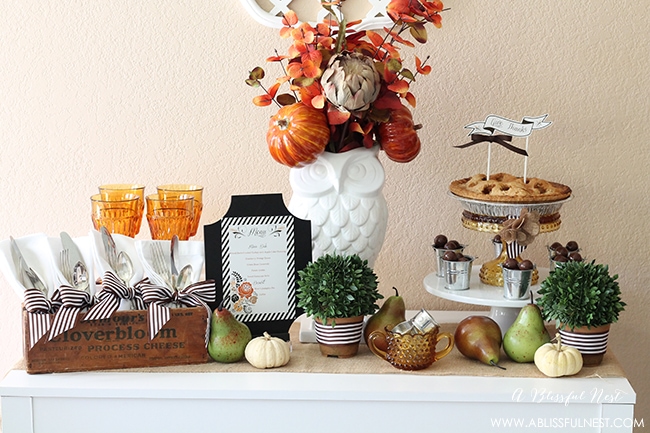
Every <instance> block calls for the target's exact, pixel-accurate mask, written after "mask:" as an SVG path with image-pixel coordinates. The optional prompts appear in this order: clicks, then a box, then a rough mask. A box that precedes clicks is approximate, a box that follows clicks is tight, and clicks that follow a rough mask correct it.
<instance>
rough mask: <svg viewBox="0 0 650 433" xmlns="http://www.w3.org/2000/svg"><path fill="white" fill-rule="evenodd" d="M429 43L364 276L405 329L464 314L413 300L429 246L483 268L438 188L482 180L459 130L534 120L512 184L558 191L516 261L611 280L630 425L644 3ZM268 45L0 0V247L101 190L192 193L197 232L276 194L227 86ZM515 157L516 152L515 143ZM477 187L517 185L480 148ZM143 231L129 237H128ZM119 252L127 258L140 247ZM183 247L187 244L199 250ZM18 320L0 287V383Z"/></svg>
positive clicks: (639, 255)
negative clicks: (252, 200)
mask: <svg viewBox="0 0 650 433" xmlns="http://www.w3.org/2000/svg"><path fill="white" fill-rule="evenodd" d="M445 6H448V7H450V8H451V10H449V11H448V12H446V13H445V14H444V20H443V28H442V29H441V30H435V31H434V30H433V29H431V30H430V32H431V34H430V41H429V43H428V44H426V45H424V46H421V47H418V48H417V49H416V50H406V51H405V53H406V58H407V59H408V61H412V59H413V53H414V52H415V53H417V54H419V55H420V56H422V57H423V56H426V55H427V54H430V55H431V56H432V59H433V60H432V62H431V65H432V66H433V69H434V72H433V73H432V74H431V75H429V76H428V77H422V78H421V79H419V80H418V83H417V84H415V85H414V86H413V90H414V93H415V95H416V96H417V97H418V107H417V109H416V110H415V111H414V116H415V119H416V121H417V122H419V123H422V124H423V126H424V127H423V129H422V130H421V131H420V137H421V140H422V143H423V149H422V153H421V155H420V156H419V157H418V158H417V159H416V160H415V161H414V162H412V163H409V164H396V163H393V162H391V161H389V160H387V159H386V158H384V156H383V155H382V156H381V158H382V161H383V162H384V166H385V168H386V173H387V180H386V186H385V196H386V198H387V201H388V206H389V210H390V219H389V226H388V233H387V237H386V242H385V246H384V248H383V250H382V252H381V255H380V256H379V259H378V261H377V263H376V266H375V271H376V273H377V274H378V276H379V279H380V286H381V291H382V293H384V295H390V294H391V293H392V290H391V287H392V286H395V287H397V288H399V289H400V291H401V292H402V294H403V295H404V296H405V298H406V303H407V307H408V308H410V309H419V308H423V307H424V308H428V309H470V308H472V307H470V306H467V305H463V304H457V303H453V302H448V301H442V300H440V299H437V298H435V297H433V296H432V295H429V294H428V293H427V292H425V291H424V289H423V286H422V279H423V278H424V276H425V275H427V274H428V273H430V272H432V271H433V251H432V249H431V247H430V244H431V243H432V240H433V238H434V236H435V235H437V234H439V233H444V234H447V235H448V236H451V237H454V238H457V239H459V240H462V241H464V242H465V243H468V244H469V245H470V248H469V250H471V252H472V253H474V254H476V255H478V256H479V261H481V259H485V260H487V259H489V258H491V255H492V250H491V244H490V242H489V238H490V236H489V235H486V234H482V233H476V232H472V231H469V230H466V229H463V228H462V227H461V224H460V212H461V209H460V207H459V205H458V203H456V202H455V201H453V200H452V199H451V198H449V197H448V196H447V195H446V191H447V185H448V184H449V182H450V181H451V180H453V179H456V178H460V177H465V176H469V175H471V174H474V173H478V172H484V171H485V166H486V154H487V151H486V148H485V147H478V146H477V147H474V148H471V149H465V150H459V149H454V148H452V146H453V145H456V144H461V143H463V142H465V140H466V134H467V131H466V130H464V129H463V126H464V125H466V124H468V123H470V122H472V121H477V120H483V119H484V118H485V116H487V115H488V114H499V115H502V116H505V117H509V118H512V119H520V118H521V117H522V116H537V115H541V114H546V113H548V115H549V117H548V120H550V121H552V122H553V124H552V125H551V126H550V127H549V128H546V129H544V130H541V131H538V132H536V133H534V134H533V136H532V137H531V139H530V159H529V165H528V175H529V176H537V177H543V178H546V179H549V180H556V181H560V182H562V183H565V184H568V185H570V186H571V187H572V188H573V190H574V200H573V201H572V202H570V203H569V204H567V205H566V206H565V207H564V208H563V210H562V217H563V224H562V227H561V229H560V230H559V231H558V232H555V233H552V234H546V235H541V236H540V237H539V238H538V239H537V240H536V241H535V243H534V244H533V245H532V246H531V247H530V248H529V250H528V252H527V254H528V257H529V258H531V259H533V261H535V262H537V263H538V264H540V265H541V266H544V265H545V263H546V258H545V247H544V245H546V244H550V243H551V242H553V241H556V240H557V241H560V242H563V243H564V242H566V241H568V240H572V239H573V240H576V241H578V242H579V243H580V244H581V246H582V248H583V250H584V252H585V255H586V256H588V257H589V258H590V259H596V260H597V261H598V262H601V263H606V264H609V266H610V269H611V271H612V272H614V273H617V274H618V275H619V281H620V285H621V288H622V291H623V296H624V300H625V301H626V302H627V303H628V307H627V310H626V311H625V312H623V313H622V315H621V318H620V321H619V323H618V324H616V325H615V326H614V327H613V328H612V335H611V346H610V347H611V350H612V351H613V352H614V353H615V354H616V356H617V357H618V358H619V360H620V362H621V364H622V365H623V367H624V369H625V371H626V372H627V373H628V375H629V379H630V381H631V383H632V385H633V386H634V388H635V389H636V391H637V393H638V396H637V398H638V405H637V411H636V417H637V418H639V419H640V418H646V421H650V383H649V380H648V374H647V364H648V362H649V361H650V359H649V356H648V347H647V346H648V342H649V341H650V330H649V329H650V328H649V327H648V323H647V315H648V314H647V312H648V310H649V308H650V305H649V304H650V296H649V295H648V287H647V281H648V277H647V274H646V272H647V270H646V267H647V265H648V257H650V235H649V234H648V227H649V223H648V212H649V211H650V198H648V197H649V196H648V189H649V187H650V175H649V174H648V167H649V166H650V152H649V151H648V148H647V137H646V135H647V131H646V130H645V129H646V128H645V125H646V124H647V123H648V120H649V119H650V102H649V101H650V90H649V89H650V74H649V73H648V70H649V69H650V56H649V55H648V53H650V43H649V42H648V41H650V30H649V28H648V20H649V19H650V3H647V2H613V1H605V2H599V3H598V6H595V5H594V3H593V2H589V1H586V0H582V1H578V0H575V1H571V2H566V1H558V0H538V1H535V2H523V3H519V2H511V1H505V0H495V1H491V2H487V3H486V2H478V1H457V0H448V1H447V2H445ZM274 48H277V49H278V50H279V51H280V52H284V51H285V50H286V48H287V41H286V40H281V39H280V38H279V36H278V35H277V30H274V29H269V28H265V27H263V26H261V25H259V24H258V23H257V22H256V21H254V20H253V19H252V18H251V17H250V16H249V15H248V14H247V13H246V11H245V9H244V8H243V6H242V5H241V4H240V3H239V2H236V1H204V0H191V1H187V0H176V1H167V0H150V1H146V2H132V1H127V0H111V1H101V0H100V1H83V0H73V1H65V2H61V1H54V0H4V1H3V2H1V3H0V143H1V147H0V179H1V187H0V238H2V239H5V238H8V237H9V235H13V236H14V237H18V236H24V235H27V234H31V233H36V232H44V233H47V234H50V235H53V236H55V235H58V233H59V232H60V231H61V230H66V231H68V232H70V233H71V234H72V235H73V236H81V235H85V234H86V233H88V230H89V229H90V228H91V221H90V215H89V210H90V203H89V196H90V195H91V194H92V193H94V192H95V191H96V188H97V186H98V185H99V184H101V183H109V182H138V183H143V184H145V185H147V192H153V191H155V186H156V185H157V184H160V183H168V182H194V183H200V184H202V185H204V186H205V208H204V214H203V220H202V222H203V223H211V222H214V221H216V220H218V219H219V218H220V217H221V216H222V215H223V214H224V213H225V211H226V209H227V207H228V204H229V199H230V196H231V195H232V194H248V193H266V192H281V193H283V194H284V197H285V200H286V201H287V202H288V199H289V198H290V194H291V193H290V188H289V183H288V168H286V167H284V166H281V165H279V164H277V163H275V162H274V161H273V160H272V159H271V157H270V156H269V154H268V152H267V150H266V144H265V139H264V136H265V132H266V127H267V121H268V118H269V116H271V115H272V114H273V113H274V112H275V110H274V109H272V108H270V107H269V108H258V107H255V106H253V105H252V103H251V99H252V98H253V97H254V96H256V95H257V94H258V92H257V91H256V90H255V89H251V88H249V87H248V86H246V85H245V83H244V79H245V78H246V77H247V75H248V71H249V70H250V69H252V68H253V67H254V66H257V65H261V66H264V67H266V68H267V70H268V74H269V76H272V78H274V77H276V76H277V75H279V73H280V72H279V71H278V70H274V68H273V66H274V65H265V64H264V59H266V57H268V56H271V55H272V54H273V49H274ZM519 144H522V143H519ZM492 171H493V172H495V171H508V172H513V173H516V174H520V175H521V174H523V162H522V160H521V159H520V158H519V157H515V156H514V154H507V153H506V152H505V151H502V150H501V149H497V148H496V147H495V148H494V149H493V152H492ZM144 227H145V229H146V223H145V226H144ZM139 237H143V238H147V237H148V233H147V231H146V230H143V231H142V232H141V234H140V235H139ZM197 239H201V237H200V236H199V237H198V238H197ZM20 317H21V316H20V300H19V299H18V297H17V296H16V294H15V293H14V292H13V291H12V289H11V288H10V287H9V285H8V283H7V282H6V280H5V279H4V277H1V278H0V377H1V376H2V375H3V374H4V373H5V372H6V371H8V369H10V368H11V367H12V365H13V364H14V363H15V362H16V361H17V360H19V358H20V357H21V353H22V352H21V325H20V323H21V319H20Z"/></svg>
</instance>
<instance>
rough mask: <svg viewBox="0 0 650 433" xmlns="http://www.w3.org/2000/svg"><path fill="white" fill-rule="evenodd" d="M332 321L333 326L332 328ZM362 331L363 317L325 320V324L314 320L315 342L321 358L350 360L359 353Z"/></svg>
mask: <svg viewBox="0 0 650 433" xmlns="http://www.w3.org/2000/svg"><path fill="white" fill-rule="evenodd" d="M332 320H334V321H335V325H334V326H332V325H331V323H332ZM362 329H363V316H356V317H345V318H338V319H327V321H326V322H325V323H323V322H322V321H320V320H319V319H316V320H314V331H315V334H316V341H317V342H318V344H319V346H320V352H321V354H323V356H331V357H336V358H350V357H352V356H354V355H356V354H357V352H358V351H359V342H360V341H361V335H362Z"/></svg>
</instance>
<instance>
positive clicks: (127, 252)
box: [84, 230, 144, 320]
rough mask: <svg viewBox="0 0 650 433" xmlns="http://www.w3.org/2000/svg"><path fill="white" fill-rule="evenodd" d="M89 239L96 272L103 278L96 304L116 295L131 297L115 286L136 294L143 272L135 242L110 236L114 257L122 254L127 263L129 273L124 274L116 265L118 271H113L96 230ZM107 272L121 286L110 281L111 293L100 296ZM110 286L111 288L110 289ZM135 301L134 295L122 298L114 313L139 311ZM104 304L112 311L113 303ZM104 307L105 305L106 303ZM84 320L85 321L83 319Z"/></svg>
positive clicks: (104, 285)
mask: <svg viewBox="0 0 650 433" xmlns="http://www.w3.org/2000/svg"><path fill="white" fill-rule="evenodd" d="M90 237H91V239H92V247H93V256H94V259H95V266H96V271H97V273H98V274H99V275H102V276H103V277H102V284H101V288H100V289H99V291H98V292H97V293H96V294H95V297H96V303H97V302H101V301H105V300H106V299H107V298H108V297H112V296H113V295H115V294H116V293H117V294H119V293H124V294H126V295H128V296H131V292H129V291H128V290H127V291H122V290H120V289H115V286H116V285H124V286H127V289H128V288H131V289H133V290H135V291H136V292H137V290H138V282H140V281H141V280H142V279H143V275H144V271H143V267H142V263H141V262H140V260H139V259H138V254H137V251H136V249H135V242H134V240H133V238H130V237H128V236H124V235H120V234H112V235H111V237H112V239H113V241H114V242H115V256H119V253H123V257H124V258H126V259H127V260H128V262H129V271H130V272H126V273H125V272H124V271H123V270H122V269H120V266H119V264H116V267H117V268H118V269H115V268H114V267H113V266H111V264H110V261H109V259H108V256H107V252H106V248H105V244H104V241H103V240H102V235H101V233H100V232H98V231H97V230H91V231H90ZM108 272H110V273H111V275H112V276H113V277H115V278H117V279H118V280H120V281H121V284H117V282H115V281H112V282H111V284H109V289H110V290H111V293H105V294H103V295H102V294H101V292H102V291H104V290H105V289H106V288H107V286H106V284H105V281H104V279H105V277H106V275H107V273H108ZM125 280H126V281H125ZM111 285H112V287H110V286H111ZM100 298H101V299H100ZM137 299H138V296H136V294H133V297H129V298H126V297H125V298H122V299H121V301H120V303H119V305H118V307H117V310H115V311H123V310H132V309H139V308H137V307H138V306H142V304H141V303H140V302H139V301H137ZM134 300H135V301H134ZM106 302H108V303H109V304H110V305H111V309H112V304H113V301H106ZM134 302H135V304H134ZM104 305H106V303H105V304H104ZM86 317H87V316H86ZM84 320H87V319H86V318H84Z"/></svg>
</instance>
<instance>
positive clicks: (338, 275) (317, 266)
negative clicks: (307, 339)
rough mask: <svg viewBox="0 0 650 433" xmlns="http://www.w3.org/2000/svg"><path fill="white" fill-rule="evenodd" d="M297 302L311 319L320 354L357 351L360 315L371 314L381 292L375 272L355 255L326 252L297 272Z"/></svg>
mask: <svg viewBox="0 0 650 433" xmlns="http://www.w3.org/2000/svg"><path fill="white" fill-rule="evenodd" d="M298 276H299V279H298V282H297V283H298V290H297V294H296V296H297V298H298V306H299V307H301V308H303V309H304V310H305V313H306V314H307V315H308V316H310V317H312V318H313V319H314V322H315V323H314V327H315V331H316V340H317V341H318V343H319V346H320V350H321V353H322V354H323V355H324V356H333V357H339V358H348V357H351V356H354V355H356V354H357V352H358V350H359V341H360V340H361V332H362V328H363V319H364V316H366V315H370V314H374V313H375V312H376V311H377V309H378V308H379V306H378V305H377V300H379V299H381V298H383V296H382V295H381V294H380V293H379V291H378V290H377V284H378V281H377V275H375V273H374V271H373V270H372V269H371V268H370V267H369V266H368V261H367V260H362V259H361V258H360V257H359V256H358V255H356V254H354V255H338V254H326V255H323V256H321V257H319V258H318V259H317V260H316V261H313V262H311V263H309V264H308V265H307V266H306V267H305V268H304V269H302V270H301V271H299V272H298Z"/></svg>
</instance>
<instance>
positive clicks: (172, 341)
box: [23, 307, 208, 373]
mask: <svg viewBox="0 0 650 433" xmlns="http://www.w3.org/2000/svg"><path fill="white" fill-rule="evenodd" d="M83 316H84V313H81V314H80V315H79V321H78V323H77V325H76V326H75V327H74V328H72V329H70V330H69V331H66V332H64V333H63V334H61V335H59V336H58V337H56V338H55V339H53V340H52V341H48V336H47V334H46V335H45V336H43V338H41V339H40V340H39V341H38V342H37V343H36V344H35V345H34V347H32V348H31V349H29V341H30V339H29V325H28V318H27V312H26V311H23V334H24V337H25V338H24V357H25V363H26V368H27V372H28V373H59V372H69V371H91V370H107V369H118V368H135V367H160V366H165V365H184V364H200V363H204V362H207V361H208V352H207V349H206V347H205V330H206V326H207V324H208V311H207V310H206V309H205V308H203V307H196V308H174V309H171V318H170V320H169V322H167V324H165V326H164V327H163V328H162V329H161V330H160V332H159V333H158V335H156V337H155V338H154V339H153V340H150V339H149V332H148V322H147V311H146V310H131V311H116V312H115V313H113V315H112V316H111V317H110V318H109V319H106V320H96V321H88V322H83V321H82V320H81V319H82V318H83Z"/></svg>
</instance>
